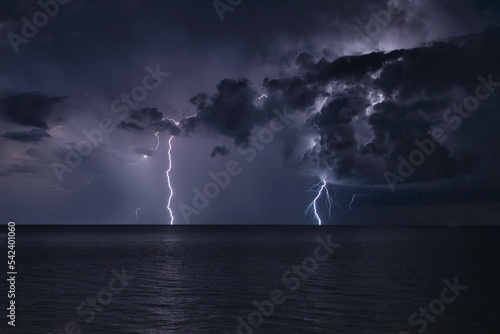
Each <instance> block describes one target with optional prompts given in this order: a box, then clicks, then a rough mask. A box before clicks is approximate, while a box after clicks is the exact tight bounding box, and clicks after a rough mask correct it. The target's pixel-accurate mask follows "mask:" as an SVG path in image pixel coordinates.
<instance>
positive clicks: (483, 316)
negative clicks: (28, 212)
mask: <svg viewBox="0 0 500 334" xmlns="http://www.w3.org/2000/svg"><path fill="white" fill-rule="evenodd" d="M5 229H6V228H5ZM318 238H321V240H323V241H324V242H326V243H327V245H328V238H330V244H336V245H335V248H332V247H333V246H331V245H330V246H329V247H330V249H331V251H332V253H331V254H330V253H329V250H328V249H327V248H325V247H324V246H321V245H322V244H321V243H320V242H319V241H318ZM1 240H2V242H1V245H2V248H4V250H5V249H6V242H5V234H4V233H2V239H1ZM16 240H17V245H16V262H17V267H18V276H17V282H16V306H17V307H16V327H15V330H14V329H12V328H10V327H8V326H7V325H6V322H7V320H6V317H5V314H4V315H2V318H3V319H4V320H3V321H2V324H1V325H0V332H1V333H30V334H35V333H51V332H53V333H151V334H152V333H186V334H188V333H189V334H197V333H220V334H223V333H244V334H247V333H287V334H291V333H298V334H307V333H315V334H327V333H328V334H331V333H352V334H354V333H356V334H359V333H363V334H371V333H395V334H399V333H401V332H403V331H406V332H408V333H429V334H431V333H464V334H474V333H481V334H488V333H492V334H493V333H495V334H497V333H500V242H499V240H500V228H495V227H476V228H470V227H469V228H465V227H455V228H445V227H327V226H314V227H313V226H309V227H293V226H258V227H249V226H243V227H234V226H233V227H231V226H226V227H224V226H214V227H202V226H183V227H181V226H174V227H171V226H167V227H124V226H115V227H67V226H66V227H65V226H59V227H55V226H52V227H26V226H25V227H23V226H18V229H17V235H16ZM318 247H319V248H318ZM4 253H5V257H6V255H7V254H6V253H7V252H6V251H5V252H4ZM315 253H316V255H318V256H319V257H321V259H322V260H321V261H319V260H317V259H316V258H315ZM319 257H318V258H319ZM325 258H326V259H325ZM299 265H300V266H302V265H304V266H305V267H306V268H307V270H308V272H309V274H307V273H306V271H305V269H304V268H302V272H301V276H299V275H298V274H295V273H293V268H294V267H293V266H299ZM295 268H297V267H295ZM4 272H5V271H4ZM287 273H288V274H287ZM284 276H285V279H284ZM445 280H448V284H451V285H452V286H453V285H454V286H455V290H456V292H453V291H452V290H451V289H450V288H449V285H447V283H445ZM457 282H458V283H457ZM2 284H5V280H3V283H2ZM297 285H299V286H297ZM457 285H458V286H459V288H456V286H457ZM447 287H448V288H447ZM446 288H447V290H446V291H444V290H445V289H446ZM6 290H7V287H6V286H5V285H2V291H6ZM111 290H113V291H114V292H111ZM279 291H281V292H282V296H281V297H280V296H279ZM273 293H274V294H275V295H274V297H275V298H274V300H275V301H276V302H279V304H274V302H273V301H270V300H271V295H272V294H273ZM2 296H4V297H3V298H2V309H3V310H5V308H6V306H7V304H6V303H7V302H6V300H7V298H6V297H5V294H4V293H3V292H2ZM443 296H444V297H443ZM285 298H286V299H285ZM443 298H444V299H446V300H447V302H444V301H443V300H444V299H443ZM266 300H267V301H268V302H264V304H262V301H266ZM254 301H255V302H257V304H258V305H260V306H259V307H263V308H262V310H263V311H262V310H261V311H259V308H258V307H257V306H256V305H255V304H254ZM92 303H94V304H92ZM430 304H431V305H430ZM91 305H94V306H91ZM262 305H264V306H262ZM269 305H272V307H271V306H269ZM79 307H80V310H79V311H78V310H77V309H78V308H79ZM429 307H431V308H430V309H429ZM271 308H272V310H271ZM419 308H424V312H428V313H426V315H427V317H428V319H426V317H425V315H419V314H418V312H419ZM426 310H427V311H426ZM432 310H434V311H432ZM4 312H6V311H4ZM415 312H417V315H415V314H414V313H415ZM431 312H435V313H431ZM263 313H266V314H267V315H264V314H263ZM412 314H413V315H414V317H413V323H412V324H410V321H409V318H410V317H411V316H412ZM434 314H436V315H434ZM249 316H250V319H249ZM238 319H239V320H238ZM243 322H244V324H242V323H243ZM251 324H253V325H251ZM238 327H239V329H238ZM424 327H425V328H424ZM238 330H239V331H238ZM419 331H420V332H419Z"/></svg>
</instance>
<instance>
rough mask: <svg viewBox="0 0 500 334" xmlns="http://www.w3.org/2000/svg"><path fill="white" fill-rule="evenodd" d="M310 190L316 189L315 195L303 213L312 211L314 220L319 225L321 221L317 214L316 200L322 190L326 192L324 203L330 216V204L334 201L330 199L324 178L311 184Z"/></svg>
mask: <svg viewBox="0 0 500 334" xmlns="http://www.w3.org/2000/svg"><path fill="white" fill-rule="evenodd" d="M310 191H316V192H317V194H316V197H315V198H314V199H313V201H312V202H311V204H309V206H308V207H307V209H306V212H305V213H306V214H307V213H309V212H312V213H313V216H314V220H315V221H317V222H318V225H321V224H322V221H321V217H320V216H319V213H318V205H317V202H318V200H319V199H320V198H321V195H322V194H323V191H324V192H325V194H326V203H327V205H328V213H329V215H330V217H331V216H332V205H333V204H334V203H336V201H334V200H333V199H332V197H331V196H330V192H329V191H328V185H327V182H326V180H325V179H323V180H322V181H321V182H320V183H318V184H315V185H314V186H312V187H311V189H310ZM335 193H336V190H335Z"/></svg>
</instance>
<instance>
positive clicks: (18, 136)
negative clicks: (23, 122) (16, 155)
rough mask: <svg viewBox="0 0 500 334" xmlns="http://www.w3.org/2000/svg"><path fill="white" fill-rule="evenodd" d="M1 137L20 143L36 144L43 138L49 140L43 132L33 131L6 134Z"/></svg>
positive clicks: (47, 135) (40, 130)
mask: <svg viewBox="0 0 500 334" xmlns="http://www.w3.org/2000/svg"><path fill="white" fill-rule="evenodd" d="M2 137H3V138H7V139H10V140H14V141H19V142H22V143H38V142H40V141H42V140H43V139H44V138H50V135H49V134H48V133H47V131H45V130H42V129H33V130H30V131H24V132H7V133H4V134H3V135H2Z"/></svg>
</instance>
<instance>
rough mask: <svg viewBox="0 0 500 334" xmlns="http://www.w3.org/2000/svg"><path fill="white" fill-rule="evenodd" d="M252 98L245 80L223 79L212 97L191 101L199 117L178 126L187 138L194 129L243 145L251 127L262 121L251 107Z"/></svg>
mask: <svg viewBox="0 0 500 334" xmlns="http://www.w3.org/2000/svg"><path fill="white" fill-rule="evenodd" d="M255 97H256V93H255V91H254V90H253V89H252V88H251V87H250V82H249V81H248V79H238V80H232V79H224V80H222V81H221V82H220V83H219V84H218V85H217V92H216V93H215V94H213V95H212V96H210V97H208V96H207V95H205V94H198V95H196V96H195V97H194V98H192V99H191V100H190V102H191V103H193V104H194V105H195V106H196V109H197V111H198V113H197V114H196V116H195V117H193V118H190V119H188V120H186V121H184V122H182V123H181V126H182V127H183V129H184V130H185V131H186V133H187V134H189V133H190V132H192V131H195V130H196V129H202V130H209V131H214V132H216V133H219V134H222V135H225V136H227V137H230V138H233V139H234V142H235V144H236V145H244V144H246V143H248V139H249V137H250V135H251V130H252V129H253V128H254V126H256V125H258V124H261V123H262V122H263V120H264V115H263V114H262V113H260V112H259V109H258V108H257V107H256V106H255V105H254V100H255Z"/></svg>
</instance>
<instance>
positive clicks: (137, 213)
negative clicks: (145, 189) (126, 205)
mask: <svg viewBox="0 0 500 334" xmlns="http://www.w3.org/2000/svg"><path fill="white" fill-rule="evenodd" d="M144 204H145V203H142V206H141V207H139V208H137V209H135V219H137V218H138V217H139V211H141V210H142V209H143V208H144Z"/></svg>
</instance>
